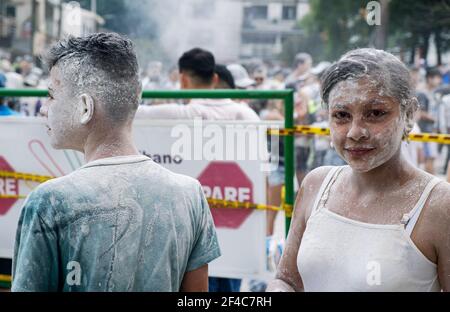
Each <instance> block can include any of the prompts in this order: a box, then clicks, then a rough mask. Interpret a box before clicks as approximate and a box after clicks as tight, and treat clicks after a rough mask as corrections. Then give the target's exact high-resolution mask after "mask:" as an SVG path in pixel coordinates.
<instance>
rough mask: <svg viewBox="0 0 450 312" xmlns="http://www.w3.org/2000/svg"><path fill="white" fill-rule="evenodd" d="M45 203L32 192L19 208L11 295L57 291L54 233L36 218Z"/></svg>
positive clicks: (55, 241)
mask: <svg viewBox="0 0 450 312" xmlns="http://www.w3.org/2000/svg"><path fill="white" fill-rule="evenodd" d="M47 205H50V203H49V201H47V200H45V198H43V197H42V196H40V195H38V194H37V193H35V192H33V193H31V194H30V195H29V197H28V198H27V201H26V202H25V204H24V207H23V208H22V212H21V216H20V219H19V225H18V228H17V233H16V242H15V248H14V258H13V268H12V273H13V281H12V289H11V290H12V291H18V292H24V291H57V290H58V272H59V267H58V254H57V240H56V234H55V232H54V229H52V228H51V227H50V226H49V225H48V223H47V222H46V221H45V220H44V219H43V217H42V216H41V215H40V214H39V211H40V210H42V209H43V208H44V209H47V208H49V207H45V206H47Z"/></svg>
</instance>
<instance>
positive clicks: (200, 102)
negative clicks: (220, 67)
mask: <svg viewBox="0 0 450 312" xmlns="http://www.w3.org/2000/svg"><path fill="white" fill-rule="evenodd" d="M178 68H179V72H180V86H181V89H183V90H195V89H200V90H208V89H209V90H212V89H214V88H215V86H216V85H217V83H218V81H219V78H218V75H217V74H216V73H215V70H216V62H215V58H214V55H213V54H212V53H211V52H209V51H207V50H203V49H200V48H194V49H191V50H189V51H187V52H185V53H184V54H183V55H182V56H181V57H180V59H179V60H178ZM136 118H138V119H139V118H142V119H186V120H193V119H195V118H201V119H205V120H259V117H258V115H257V114H256V113H255V112H254V111H253V110H252V109H251V108H250V107H248V105H246V104H245V103H241V102H235V101H232V100H230V99H192V100H190V101H189V103H188V104H187V105H180V104H160V105H153V106H144V105H141V106H139V108H138V111H137V113H136Z"/></svg>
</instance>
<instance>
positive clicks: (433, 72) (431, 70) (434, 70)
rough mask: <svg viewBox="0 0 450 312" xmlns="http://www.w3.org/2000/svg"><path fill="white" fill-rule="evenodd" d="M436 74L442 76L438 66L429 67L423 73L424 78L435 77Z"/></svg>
mask: <svg viewBox="0 0 450 312" xmlns="http://www.w3.org/2000/svg"><path fill="white" fill-rule="evenodd" d="M437 76H439V77H441V76H442V74H441V72H440V70H439V69H438V68H436V67H430V68H428V69H427V72H426V74H425V77H426V79H429V78H433V77H437Z"/></svg>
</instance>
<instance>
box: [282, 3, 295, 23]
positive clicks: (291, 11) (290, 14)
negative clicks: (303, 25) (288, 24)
mask: <svg viewBox="0 0 450 312" xmlns="http://www.w3.org/2000/svg"><path fill="white" fill-rule="evenodd" d="M295 19H297V7H296V6H295V5H283V20H295Z"/></svg>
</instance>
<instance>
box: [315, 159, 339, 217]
mask: <svg viewBox="0 0 450 312" xmlns="http://www.w3.org/2000/svg"><path fill="white" fill-rule="evenodd" d="M343 168H344V167H343V166H342V167H338V166H336V167H333V168H331V170H330V171H329V172H328V174H327V175H326V177H325V179H324V180H323V182H322V185H321V186H320V189H319V192H318V193H317V196H316V200H315V202H314V206H313V209H312V211H311V214H313V213H314V212H316V210H318V209H319V207H320V203H321V201H325V200H326V199H327V198H328V191H329V189H330V187H331V185H333V183H334V181H335V180H336V178H337V176H338V175H339V172H340V171H341V170H342V169H343Z"/></svg>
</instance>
